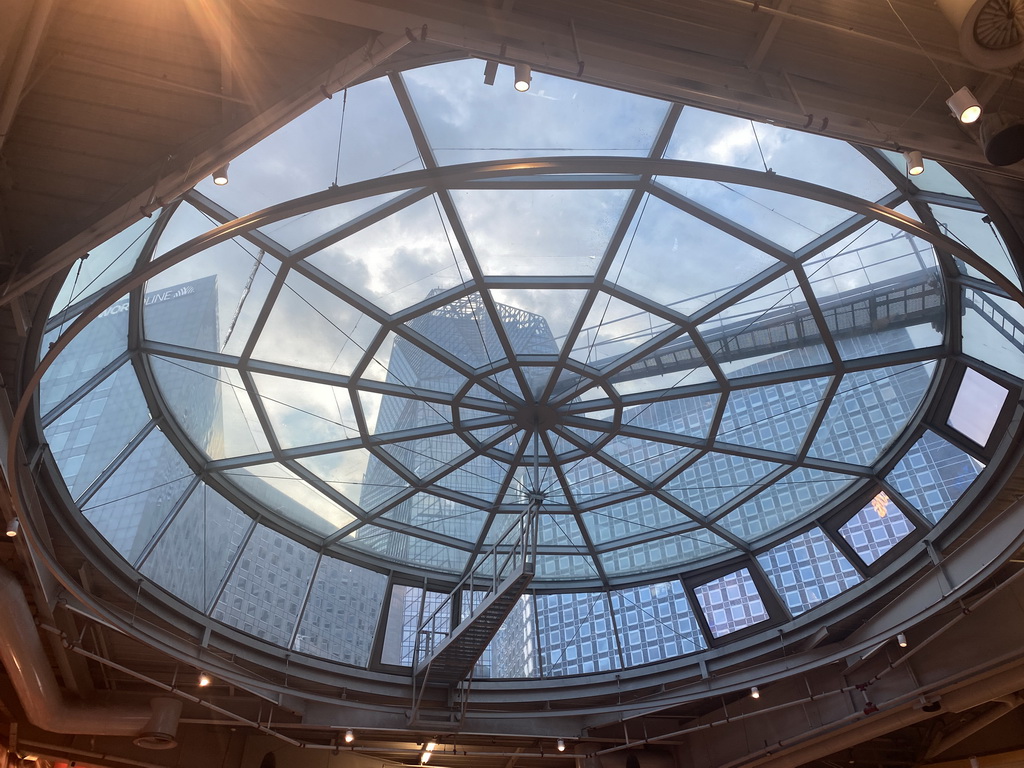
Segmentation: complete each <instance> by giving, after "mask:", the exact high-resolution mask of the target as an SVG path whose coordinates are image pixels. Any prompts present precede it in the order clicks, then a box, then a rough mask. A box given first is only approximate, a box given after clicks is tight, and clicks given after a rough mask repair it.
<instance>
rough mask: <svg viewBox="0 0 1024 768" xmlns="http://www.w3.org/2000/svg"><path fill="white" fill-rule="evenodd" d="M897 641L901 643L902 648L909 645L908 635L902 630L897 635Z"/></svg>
mask: <svg viewBox="0 0 1024 768" xmlns="http://www.w3.org/2000/svg"><path fill="white" fill-rule="evenodd" d="M896 642H897V643H899V645H900V648H906V647H907V636H906V635H904V634H903V633H902V632H900V633H899V634H898V635H896Z"/></svg>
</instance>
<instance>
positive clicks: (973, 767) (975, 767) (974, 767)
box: [970, 755, 979, 768]
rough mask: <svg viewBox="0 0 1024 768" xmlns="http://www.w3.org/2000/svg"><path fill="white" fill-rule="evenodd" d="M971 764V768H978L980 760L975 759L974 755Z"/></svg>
mask: <svg viewBox="0 0 1024 768" xmlns="http://www.w3.org/2000/svg"><path fill="white" fill-rule="evenodd" d="M970 763H971V768H978V765H979V763H978V758H976V757H974V755H971V759H970Z"/></svg>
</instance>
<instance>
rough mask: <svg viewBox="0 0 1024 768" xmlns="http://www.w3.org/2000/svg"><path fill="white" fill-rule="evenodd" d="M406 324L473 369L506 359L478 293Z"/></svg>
mask: <svg viewBox="0 0 1024 768" xmlns="http://www.w3.org/2000/svg"><path fill="white" fill-rule="evenodd" d="M407 325H408V326H409V327H410V328H412V329H413V330H414V331H416V332H418V333H420V334H422V335H423V336H425V337H426V338H428V339H429V340H430V341H432V342H434V344H436V345H437V346H438V347H440V348H441V349H442V350H444V351H446V352H448V353H449V354H451V355H452V356H453V357H454V358H456V359H457V360H460V361H461V362H463V363H465V364H466V365H468V366H469V367H470V368H480V367H482V366H485V365H489V364H491V363H494V362H496V361H500V360H503V359H504V357H505V352H504V350H503V349H502V346H501V341H500V340H499V336H498V333H497V331H496V330H495V328H494V325H493V324H492V323H491V318H490V316H489V315H488V314H487V310H486V309H485V307H484V303H483V301H482V300H481V298H480V294H478V293H474V294H470V295H469V296H466V297H464V298H461V299H458V300H456V301H453V302H451V303H450V304H445V305H444V306H442V307H439V308H438V309H435V310H434V311H432V312H429V313H427V314H426V315H420V316H419V317H416V318H414V319H412V320H410V321H409V322H408V323H407ZM438 366H440V363H438ZM407 383H408V382H407Z"/></svg>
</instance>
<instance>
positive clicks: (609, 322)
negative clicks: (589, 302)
mask: <svg viewBox="0 0 1024 768" xmlns="http://www.w3.org/2000/svg"><path fill="white" fill-rule="evenodd" d="M671 327H672V323H669V322H668V321H666V320H665V319H663V318H660V317H655V316H654V315H652V314H651V313H650V312H647V311H646V310H643V309H640V308H639V307H637V306H636V305H634V304H629V303H628V302H625V301H622V300H621V299H618V298H615V297H614V296H610V295H608V294H604V293H602V294H598V296H597V299H596V300H595V301H594V304H593V306H592V307H591V309H590V313H589V314H588V315H587V319H586V321H585V322H584V323H583V328H582V330H581V331H580V333H579V335H578V336H577V337H576V340H575V342H574V344H573V351H572V358H573V359H574V360H578V361H579V362H581V363H583V364H585V365H591V366H593V367H594V368H602V367H604V366H607V365H610V364H612V363H614V362H615V360H616V358H618V357H620V356H622V355H627V354H629V353H630V352H632V351H633V350H634V349H636V348H637V347H639V346H640V345H641V344H643V343H645V342H647V341H650V340H651V339H652V338H654V337H655V336H656V335H658V334H659V333H661V332H662V331H665V330H666V329H669V328H671Z"/></svg>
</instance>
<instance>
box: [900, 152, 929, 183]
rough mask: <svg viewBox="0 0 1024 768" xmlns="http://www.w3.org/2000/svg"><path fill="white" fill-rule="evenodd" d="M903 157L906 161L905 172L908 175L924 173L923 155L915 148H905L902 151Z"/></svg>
mask: <svg viewBox="0 0 1024 768" xmlns="http://www.w3.org/2000/svg"><path fill="white" fill-rule="evenodd" d="M903 159H904V160H906V161H907V173H908V174H909V175H910V176H920V175H921V174H922V173H924V157H922V156H921V153H920V151H918V150H916V149H911V150H907V151H906V152H904V153H903Z"/></svg>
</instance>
